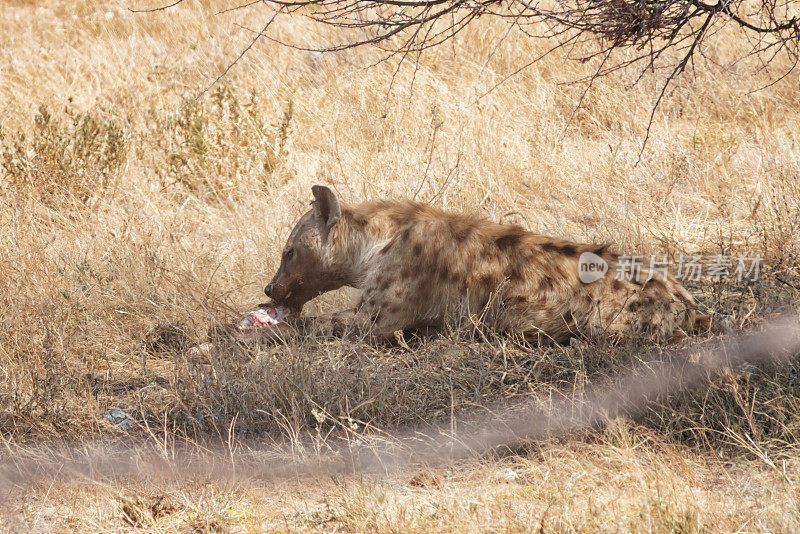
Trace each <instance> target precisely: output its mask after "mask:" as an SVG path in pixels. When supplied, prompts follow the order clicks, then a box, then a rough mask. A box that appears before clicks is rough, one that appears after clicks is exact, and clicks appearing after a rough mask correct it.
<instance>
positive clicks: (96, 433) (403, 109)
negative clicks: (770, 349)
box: [0, 0, 800, 532]
mask: <svg viewBox="0 0 800 534" xmlns="http://www.w3.org/2000/svg"><path fill="white" fill-rule="evenodd" d="M128 7H151V5H149V4H143V5H141V6H139V5H138V4H137V3H136V2H133V1H132V0H131V1H126V2H118V1H91V2H81V3H75V5H73V4H71V3H69V2H65V1H61V0H53V1H48V2H39V1H32V0H28V1H26V0H11V1H10V2H4V3H3V5H2V7H0V28H2V31H0V201H1V204H0V205H1V206H2V209H1V211H0V436H2V442H3V448H2V451H3V452H2V453H0V458H2V471H1V472H0V474H1V475H2V478H0V481H1V482H2V485H0V490H2V497H0V510H1V511H0V528H2V529H4V530H6V531H28V530H42V531H49V530H61V531H68V530H79V531H86V530H97V531H106V530H124V529H130V528H141V529H148V530H162V531H171V530H198V531H225V530H233V531H239V530H244V531H260V530H323V531H358V532H360V531H392V532H405V531H431V530H437V531H453V530H458V531H483V530H501V531H506V530H513V531H528V530H540V531H544V532H549V531H608V530H621V531H648V532H673V531H674V532H699V531H711V532H716V531H726V532H727V531H773V532H781V531H782V532H791V531H797V530H798V529H800V494H798V487H797V486H798V484H799V483H800V451H799V450H798V448H797V444H798V442H800V424H798V423H799V421H798V417H797V414H798V412H799V411H800V410H799V408H800V364H798V363H792V364H789V365H781V366H778V365H762V366H745V367H736V368H733V369H728V370H727V371H726V372H724V373H721V374H714V375H710V376H709V377H708V379H707V380H705V381H704V382H703V383H702V384H699V385H697V386H696V387H694V388H692V389H691V390H689V391H679V392H674V393H673V394H671V395H668V396H663V398H659V399H658V401H657V402H652V403H650V404H648V405H647V406H646V407H645V409H643V410H642V411H640V412H638V413H637V414H636V415H635V416H633V417H632V418H617V419H615V420H613V421H610V422H609V424H608V425H607V426H604V427H599V428H597V429H595V430H592V431H589V432H585V431H584V432H577V433H573V434H570V435H567V436H560V437H553V438H552V439H547V440H544V441H536V442H523V443H515V444H513V446H511V447H504V448H500V449H495V450H492V451H490V452H488V453H483V454H479V455H477V456H474V457H472V458H467V459H462V460H459V461H458V462H454V463H451V462H442V463H441V464H438V465H406V466H403V467H402V468H396V467H394V468H393V467H392V466H387V467H386V468H385V469H383V470H382V469H370V470H367V471H359V470H358V469H357V468H356V469H355V472H353V470H352V469H351V470H349V471H348V470H347V469H338V470H326V469H325V468H324V465H322V467H315V468H313V469H305V468H303V469H297V470H296V472H295V474H292V469H293V468H292V467H291V466H292V465H301V466H308V465H316V466H319V465H320V462H322V463H323V464H324V462H325V461H326V459H327V458H329V457H330V456H336V455H339V456H341V455H342V454H343V453H342V451H343V450H346V449H347V448H350V449H352V447H364V446H369V444H370V443H374V442H376V441H380V442H381V443H384V444H385V443H389V444H391V443H392V440H393V439H394V438H393V435H394V433H395V432H406V433H407V432H409V430H408V429H409V428H412V429H413V428H415V427H416V426H418V425H426V424H438V423H441V424H443V425H445V426H448V425H449V431H450V435H451V436H450V437H451V438H452V439H453V440H456V441H457V439H458V421H459V414H462V413H467V412H470V411H474V410H476V409H479V408H480V407H481V406H498V405H502V404H503V402H505V401H508V400H510V399H516V398H521V397H527V398H537V399H541V402H542V403H544V404H546V403H547V402H548V398H553V397H554V396H556V397H561V396H567V397H569V396H570V395H573V394H579V393H580V391H582V390H583V388H584V387H586V385H587V384H592V383H597V382H600V381H602V380H604V379H605V378H607V377H609V376H614V375H615V374H616V373H617V372H620V371H621V370H623V369H625V368H627V367H629V366H630V365H631V364H632V363H635V362H638V361H640V360H643V359H647V358H650V357H651V356H653V355H656V356H657V355H658V354H660V351H661V349H663V347H656V346H652V345H649V344H648V343H647V341H646V340H634V341H633V342H632V343H631V344H629V345H625V346H616V347H614V346H607V345H604V344H602V343H589V344H576V345H574V346H568V347H538V348H537V347H526V346H521V345H519V344H516V343H515V342H514V340H510V339H504V338H497V337H495V336H492V335H491V334H490V333H486V335H482V334H480V332H478V333H476V332H474V331H468V330H465V331H463V332H460V331H454V332H449V333H448V335H446V336H443V337H438V338H434V339H427V340H421V341H417V342H414V343H411V344H410V345H398V346H394V347H376V346H371V345H369V344H367V343H365V342H360V341H358V340H347V341H335V340H326V339H316V338H315V339H294V340H289V341H288V342H287V343H286V344H282V345H279V346H272V347H255V346H242V347H232V348H229V349H226V350H221V351H218V352H217V353H215V354H213V355H212V356H211V357H209V358H207V359H199V360H198V359H190V358H187V357H186V356H185V354H184V353H183V352H182V351H181V350H179V348H176V347H175V346H167V345H159V344H158V343H153V336H152V335H151V333H152V331H153V329H154V328H155V327H157V326H159V325H164V324H177V323H181V324H183V328H184V329H185V331H186V332H188V334H189V335H190V336H191V337H192V338H196V339H203V338H204V337H205V335H206V330H207V328H208V326H209V324H211V323H213V322H214V321H228V320H230V319H231V318H234V317H237V316H240V315H241V314H242V313H244V312H246V311H248V310H249V309H252V307H253V306H254V305H255V304H256V303H258V302H260V301H262V300H263V295H262V288H263V286H264V285H265V283H266V282H267V281H268V280H269V278H270V277H271V275H272V273H273V272H274V270H275V268H276V267H277V263H278V260H279V251H280V248H281V246H282V244H283V240H284V239H285V237H286V236H287V234H288V231H289V229H290V227H291V225H292V223H293V221H294V220H295V219H296V218H297V217H298V215H300V214H301V213H303V212H304V211H305V210H306V209H307V207H308V203H309V200H310V186H311V185H312V184H314V183H324V184H328V185H331V186H332V187H334V188H335V190H336V191H337V192H338V193H339V194H340V196H341V197H342V198H343V199H344V200H347V201H353V202H355V201H361V200H364V199H370V198H382V197H389V196H392V197H413V198H416V199H418V200H421V201H424V202H430V203H432V204H435V205H437V206H440V207H443V208H447V209H453V210H467V211H472V212H475V213H478V214H481V215H483V216H485V217H488V218H490V219H493V220H498V221H505V222H514V223H518V224H522V225H524V226H526V227H527V228H530V229H531V230H534V231H537V232H541V233H546V234H549V235H553V236H557V237H562V238H567V239H571V240H576V241H586V242H607V243H611V244H613V247H614V248H615V249H616V250H617V251H620V252H624V253H628V254H644V255H650V254H658V255H661V254H667V255H668V257H669V258H672V259H675V258H677V257H678V256H679V255H680V254H690V253H700V254H705V255H713V254H731V255H740V254H741V255H746V256H755V255H760V256H762V257H763V258H764V260H763V264H764V265H763V268H762V273H761V277H760V279H759V280H758V281H756V282H737V281H736V280H735V279H734V278H731V277H729V278H726V279H724V280H721V281H719V282H713V281H710V280H708V279H706V278H704V279H703V280H701V281H699V282H697V283H693V284H691V289H692V291H693V292H694V293H695V294H696V295H697V296H698V300H699V301H700V302H701V303H702V305H703V306H704V308H705V309H707V310H708V311H709V312H710V313H712V314H713V315H714V317H715V321H716V322H717V323H720V322H721V318H723V317H724V321H725V322H726V325H727V326H728V327H730V326H732V327H733V328H734V329H747V328H754V327H757V326H758V325H759V324H760V323H762V322H764V321H766V320H768V319H769V318H770V317H772V316H773V315H775V314H778V313H786V312H792V311H795V310H794V308H793V306H794V305H796V302H797V293H798V288H800V272H799V271H798V253H800V247H798V244H800V239H798V235H797V234H798V230H800V207H799V206H800V178H798V176H799V171H800V160H799V159H798V150H799V148H798V142H799V141H800V139H798V137H799V136H800V133H798V132H800V100H798V98H797V95H798V92H797V89H798V76H797V74H796V73H795V74H792V75H790V76H788V77H786V78H783V79H779V80H778V81H777V82H775V83H771V82H774V81H775V80H777V79H778V74H776V73H779V72H780V68H781V67H786V66H787V65H788V60H786V59H785V58H780V57H779V58H777V59H776V60H775V62H774V63H773V67H775V69H774V70H761V71H757V67H758V59H757V58H748V59H745V60H743V61H740V62H736V63H733V64H732V60H733V59H734V58H736V57H738V56H739V55H740V54H741V53H742V52H743V51H744V50H746V43H745V42H743V41H742V39H741V36H738V35H737V34H735V33H733V32H732V31H730V30H729V29H726V28H721V29H719V32H718V33H717V34H716V35H715V36H714V38H713V39H712V41H711V45H709V46H707V47H706V48H705V49H704V50H702V55H699V56H698V57H697V59H696V65H697V67H698V68H697V70H696V71H695V72H694V73H692V72H687V73H685V74H684V75H682V76H680V77H679V78H678V79H677V80H676V82H675V85H674V86H673V87H672V89H671V90H670V91H669V92H668V93H667V95H666V98H665V99H664V101H663V102H662V105H661V107H660V108H659V110H658V111H657V113H656V114H655V117H654V122H653V124H652V128H651V132H650V139H649V141H648V144H647V145H646V148H645V150H644V152H643V154H642V157H641V161H639V152H640V150H641V146H642V140H643V137H644V132H645V127H646V124H647V122H648V120H649V116H650V111H651V109H652V104H653V102H654V100H655V98H656V96H657V94H658V91H659V90H660V86H659V82H660V81H661V78H660V77H659V76H656V75H651V74H648V75H645V76H644V77H643V78H642V79H641V80H639V81H636V78H637V76H638V72H625V71H623V72H617V73H614V74H613V75H610V76H608V77H605V78H602V79H600V80H598V81H597V82H596V83H595V84H594V85H593V87H592V88H591V89H590V90H589V91H588V92H587V93H586V95H585V97H584V98H583V101H582V105H581V107H580V109H579V110H577V111H576V105H577V103H578V101H579V100H580V98H581V95H582V93H583V90H584V86H582V85H576V84H572V83H569V82H572V81H574V80H578V79H581V78H583V77H585V76H587V75H589V74H591V73H592V72H593V69H594V68H596V65H593V62H591V61H590V62H588V63H580V62H573V61H569V59H568V57H567V56H568V50H562V51H557V52H555V53H553V54H551V55H549V56H547V57H545V58H544V59H542V60H541V61H539V62H538V63H535V64H534V65H532V66H530V67H529V68H527V69H525V70H523V71H521V72H519V73H518V74H516V75H514V76H513V77H510V78H508V79H506V78H507V77H508V75H509V74H511V73H513V72H515V71H516V70H517V69H518V68H519V67H520V66H521V65H523V64H524V63H526V62H527V60H528V58H532V57H535V56H536V55H537V54H540V53H542V52H543V51H544V50H546V49H547V47H548V46H550V45H551V43H547V42H545V41H537V40H531V39H529V38H527V37H526V36H525V35H522V34H518V33H515V32H511V33H510V34H508V35H507V37H506V39H505V40H504V41H503V43H502V44H501V45H500V46H497V41H498V39H499V38H500V37H501V36H503V35H504V34H505V33H506V31H507V27H506V26H505V24H504V23H502V22H497V21H492V20H489V19H480V20H478V21H477V22H475V23H474V25H473V26H472V27H471V29H470V31H467V32H464V33H462V34H461V35H460V36H459V38H458V39H457V41H456V42H452V43H449V44H447V45H445V46H441V47H439V48H437V49H434V50H433V51H432V52H431V53H429V54H428V55H426V56H424V57H423V58H422V60H421V63H420V65H419V66H418V68H414V66H413V64H408V65H406V66H404V67H402V68H400V69H399V71H398V73H397V75H396V77H395V78H394V83H393V84H392V83H391V82H392V78H393V75H394V72H395V67H394V65H393V64H378V65H376V66H372V67H370V65H371V64H372V63H375V62H376V60H378V59H379V58H380V55H379V53H378V52H377V51H375V50H373V49H366V48H365V49H359V50H350V51H346V52H342V53H338V54H335V55H322V54H318V53H313V52H303V51H297V50H292V49H289V48H286V47H284V46H281V45H279V44H275V43H272V42H268V41H262V42H261V43H260V44H258V45H257V46H256V47H255V48H254V49H253V50H251V51H250V53H248V54H247V55H246V56H245V57H244V58H243V59H242V60H241V61H240V62H239V63H238V64H237V65H236V66H235V68H234V69H232V70H231V71H230V73H229V74H228V75H227V76H226V77H224V78H223V79H222V80H221V81H219V82H218V83H217V84H215V85H213V86H212V87H211V88H210V89H209V90H208V91H206V92H204V93H201V91H202V90H203V89H205V88H207V87H208V86H209V85H211V83H212V82H213V80H214V79H215V78H216V77H217V75H218V74H219V73H220V72H221V71H222V70H223V69H224V68H225V67H226V66H227V65H228V64H229V63H230V62H231V61H232V59H233V58H235V57H236V56H237V55H238V53H239V52H240V51H241V49H242V48H243V47H244V46H246V44H247V42H248V41H249V40H250V39H251V35H250V33H248V31H247V30H244V29H242V28H241V27H240V26H239V25H237V24H248V23H251V22H253V21H252V20H251V19H247V18H246V17H245V16H244V15H242V14H237V13H233V14H228V15H216V14H215V13H216V12H217V11H218V10H219V9H220V8H221V7H225V4H223V3H220V2H212V1H208V2H188V1H187V2H185V3H184V4H183V5H181V6H179V7H176V8H174V9H171V10H168V11H165V12H157V13H149V14H134V13H130V12H128V11H127V9H126V8H128ZM249 13H250V15H251V16H252V14H253V13H254V12H253V11H250V12H249ZM275 35H276V36H277V37H280V38H282V39H284V40H287V41H292V42H296V43H308V44H312V43H315V42H317V39H319V38H320V37H326V38H332V39H335V38H336V35H335V34H334V33H333V32H332V31H331V30H329V29H324V28H319V27H317V26H314V25H312V24H311V23H309V22H307V21H304V20H303V19H302V18H293V19H284V20H279V21H278V23H277V26H276V33H275ZM621 53H622V52H621ZM720 65H724V66H725V68H723V67H721V66H720ZM412 80H413V83H412ZM503 80H505V81H504V82H503V83H499V82H501V81H503ZM634 82H635V83H634ZM498 84H499V85H498ZM390 86H391V90H390ZM198 95H199V96H198ZM352 298H353V295H352V294H350V293H347V292H345V291H342V292H338V293H336V294H332V295H327V296H324V297H322V298H320V299H318V301H316V302H313V303H311V304H310V305H309V306H307V310H306V313H315V312H317V311H325V310H331V309H335V308H338V307H342V306H344V305H345V304H346V303H347V301H349V300H351V299H352ZM707 337H708V336H706V337H704V338H701V339H700V340H699V341H698V342H699V343H703V342H705V341H706V339H707ZM686 344H687V342H682V343H678V346H683V345H686ZM112 408H120V409H122V410H124V411H125V412H127V413H128V414H130V416H131V418H132V420H133V424H132V425H131V426H127V427H122V426H114V425H113V424H112V423H110V422H109V421H107V420H106V418H105V417H104V413H105V412H106V411H108V410H110V409H112ZM343 447H344V449H343ZM65 451H66V452H65ZM67 457H68V458H69V459H70V460H69V461H66V460H64V459H65V458H67ZM154 458H157V459H158V461H156V460H154ZM187 458H188V460H187ZM181 459H183V460H185V461H182V460H181ZM254 460H255V461H254ZM159 462H161V463H159ZM293 462H294V463H293ZM315 462H316V463H315ZM145 464H147V465H145ZM154 464H158V466H157V467H153V465H154ZM176 465H178V466H183V467H176ZM281 465H284V466H286V465H288V466H290V467H288V468H284V469H279V467H280V466H281ZM237 466H238V469H237ZM353 467H357V466H355V465H354V466H353Z"/></svg>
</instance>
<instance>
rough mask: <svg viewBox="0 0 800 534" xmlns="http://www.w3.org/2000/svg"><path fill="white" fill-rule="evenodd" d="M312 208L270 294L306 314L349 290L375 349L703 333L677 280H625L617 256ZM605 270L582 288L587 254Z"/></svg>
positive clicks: (332, 200)
mask: <svg viewBox="0 0 800 534" xmlns="http://www.w3.org/2000/svg"><path fill="white" fill-rule="evenodd" d="M312 192H313V196H314V201H313V203H312V205H313V208H312V209H311V210H310V211H309V212H308V213H306V214H305V215H304V216H303V217H302V218H301V219H300V221H299V222H298V223H297V225H296V226H295V228H294V229H293V230H292V233H291V235H290V236H289V239H288V241H287V243H286V246H285V247H284V250H283V256H282V259H281V264H280V267H279V268H278V271H277V273H276V274H275V276H274V278H273V279H272V281H271V282H270V284H269V285H268V286H267V287H266V288H265V293H266V294H267V296H269V297H270V298H272V299H273V300H274V301H275V302H276V303H278V304H281V305H284V306H287V307H289V308H290V309H291V310H293V311H294V312H295V314H297V313H299V311H300V309H301V308H302V306H303V304H305V303H306V302H307V301H308V300H310V299H312V298H314V297H315V296H317V295H319V294H321V293H324V292H327V291H331V290H334V289H337V288H339V287H342V286H351V287H355V288H358V289H361V290H362V296H361V301H360V303H359V305H358V306H357V307H356V309H355V310H351V311H350V312H348V313H347V315H346V316H347V317H348V318H349V321H350V322H351V324H352V325H354V326H356V327H359V328H361V327H369V328H370V329H371V331H372V333H373V334H375V335H377V336H378V337H386V336H390V335H391V334H392V333H394V332H395V331H397V330H409V329H416V328H423V327H440V326H442V324H443V323H444V322H445V321H446V320H447V319H448V318H450V319H456V320H458V319H462V320H463V319H470V320H472V321H474V320H475V318H479V319H480V321H481V323H482V324H487V325H489V326H491V327H492V328H494V329H496V330H499V331H505V332H509V333H514V334H519V335H522V336H524V337H525V338H526V339H529V340H552V341H555V342H559V343H563V342H566V341H568V340H569V339H570V338H571V337H597V336H600V337H608V338H623V337H632V336H637V335H642V334H647V335H652V336H654V337H656V338H659V339H669V338H672V337H674V336H676V335H680V334H683V333H691V332H695V331H697V330H700V329H701V328H704V327H706V326H707V321H708V320H707V317H706V316H704V315H702V314H700V313H698V311H697V306H696V303H695V301H694V299H693V298H692V296H691V295H690V294H689V293H688V292H687V291H686V289H685V288H683V286H681V284H680V283H679V282H678V281H677V280H675V278H673V277H672V276H671V275H668V274H664V273H658V274H655V273H654V276H653V277H652V278H651V279H649V280H647V278H648V272H647V270H646V269H643V270H642V276H641V277H640V278H639V279H638V280H637V279H635V278H634V279H632V280H618V279H617V278H616V277H615V276H614V274H613V273H614V272H615V271H616V269H617V265H618V261H619V259H618V256H617V255H615V254H613V253H611V252H609V251H608V250H607V249H606V248H605V247H602V246H597V245H586V244H576V243H570V242H566V241H561V240H558V239H552V238H549V237H544V236H541V235H537V234H535V233H532V232H528V231H526V230H524V229H523V228H521V227H519V226H512V225H504V224H497V223H493V222H490V221H487V220H484V219H481V218H477V217H473V216H467V215H461V214H453V213H447V212H444V211H441V210H439V209H436V208H433V207H430V206H427V205H424V204H419V203H415V202H410V201H378V202H368V203H363V204H358V205H346V204H343V203H340V202H339V201H338V199H337V198H336V195H334V193H333V192H332V191H331V190H330V189H328V188H327V187H323V186H314V187H313V188H312ZM586 252H589V253H592V254H594V255H596V257H599V258H602V260H603V261H605V262H606V264H607V266H608V274H607V275H606V276H604V277H601V278H600V279H599V280H597V281H594V282H592V283H584V282H582V281H581V280H580V278H579V271H578V269H579V265H578V264H579V258H580V257H581V255H582V254H583V253H586Z"/></svg>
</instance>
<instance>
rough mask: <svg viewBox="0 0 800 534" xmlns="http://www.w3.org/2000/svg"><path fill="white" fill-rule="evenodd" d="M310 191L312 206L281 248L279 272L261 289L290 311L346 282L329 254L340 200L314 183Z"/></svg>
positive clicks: (337, 220) (338, 263)
mask: <svg viewBox="0 0 800 534" xmlns="http://www.w3.org/2000/svg"><path fill="white" fill-rule="evenodd" d="M311 192H312V193H313V195H314V201H313V202H312V203H311V204H312V206H313V207H312V209H311V210H309V211H308V212H307V213H306V214H305V215H303V216H302V217H301V218H300V220H299V221H298V222H297V224H296V225H295V227H294V229H293V230H292V233H291V234H290V235H289V239H288V240H287V241H286V246H284V247H283V255H282V256H281V265H280V267H278V272H276V273H275V276H273V277H272V281H271V282H270V283H269V285H267V287H265V288H264V293H266V294H267V296H268V297H269V298H271V299H272V300H274V301H275V302H276V303H277V304H279V305H281V306H285V307H287V308H289V309H290V310H291V311H292V312H299V311H300V309H301V308H302V307H303V305H304V304H305V303H306V302H308V301H309V300H311V299H313V298H314V297H316V296H317V295H319V294H321V293H325V292H326V291H332V290H334V289H338V288H340V287H342V286H343V285H345V284H346V283H347V275H346V272H345V270H344V269H343V268H342V267H341V263H340V262H337V261H335V258H334V257H333V256H334V255H333V254H332V253H331V249H332V246H331V241H332V239H331V238H332V235H331V233H332V232H331V231H332V230H333V229H334V227H335V226H336V225H337V224H341V223H340V222H339V220H340V219H341V216H342V209H341V206H339V200H338V199H337V198H336V195H334V194H333V191H331V190H330V189H328V188H327V187H325V186H321V185H315V186H313V187H312V188H311Z"/></svg>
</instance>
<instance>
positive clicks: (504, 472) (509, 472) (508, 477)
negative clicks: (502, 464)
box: [494, 467, 520, 482]
mask: <svg viewBox="0 0 800 534" xmlns="http://www.w3.org/2000/svg"><path fill="white" fill-rule="evenodd" d="M494 476H495V478H496V479H497V480H498V481H502V482H517V481H518V480H519V479H520V476H519V473H517V472H516V471H514V470H513V469H511V468H510V467H506V468H505V469H501V470H500V471H498V472H497V473H495V475H494Z"/></svg>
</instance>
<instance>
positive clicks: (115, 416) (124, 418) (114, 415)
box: [103, 408, 133, 428]
mask: <svg viewBox="0 0 800 534" xmlns="http://www.w3.org/2000/svg"><path fill="white" fill-rule="evenodd" d="M103 417H105V418H106V419H108V420H109V421H110V422H111V423H112V424H113V425H114V426H119V427H123V428H124V427H127V426H131V425H132V424H133V419H131V416H130V415H128V414H127V413H125V412H123V411H122V410H120V409H119V408H112V409H110V410H108V411H107V412H106V413H104V414H103Z"/></svg>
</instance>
